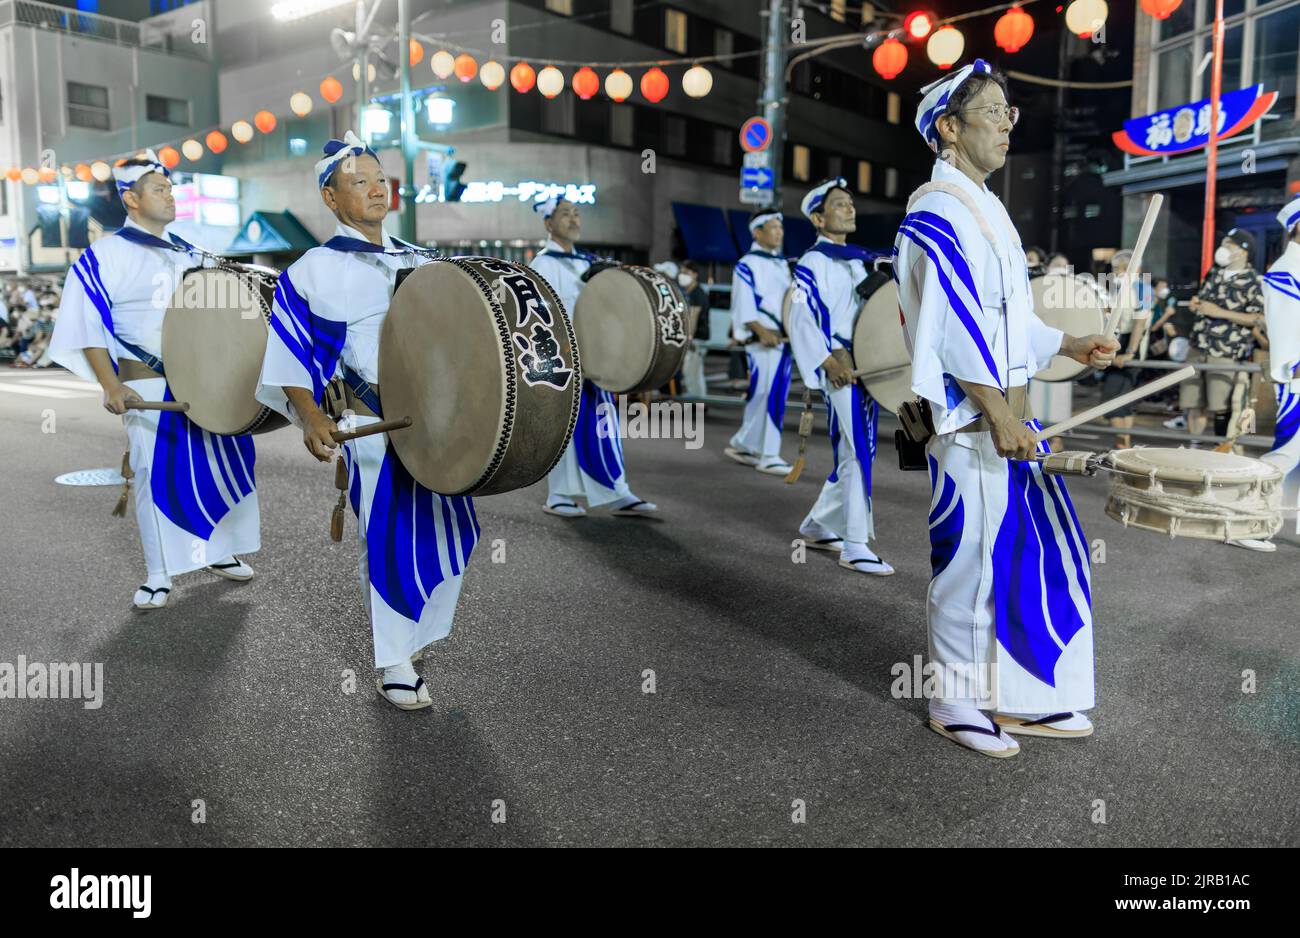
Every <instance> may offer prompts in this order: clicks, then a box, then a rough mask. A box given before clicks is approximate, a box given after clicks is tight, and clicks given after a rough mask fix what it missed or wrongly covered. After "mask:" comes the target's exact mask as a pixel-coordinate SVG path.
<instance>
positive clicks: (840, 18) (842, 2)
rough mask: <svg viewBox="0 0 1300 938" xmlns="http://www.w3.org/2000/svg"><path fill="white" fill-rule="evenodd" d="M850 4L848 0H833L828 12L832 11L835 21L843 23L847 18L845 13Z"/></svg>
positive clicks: (831, 14)
mask: <svg viewBox="0 0 1300 938" xmlns="http://www.w3.org/2000/svg"><path fill="white" fill-rule="evenodd" d="M848 6H849V5H848V3H847V2H846V0H831V5H830V9H829V10H828V11H827V12H829V13H830V17H831V19H833V20H834V21H835V22H837V23H843V22H844V20H845V13H846V12H847V10H848Z"/></svg>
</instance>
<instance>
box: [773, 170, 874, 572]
mask: <svg viewBox="0 0 1300 938" xmlns="http://www.w3.org/2000/svg"><path fill="white" fill-rule="evenodd" d="M801 208H802V210H803V213H804V215H806V216H807V217H808V220H809V221H811V222H812V223H813V227H815V228H816V229H817V240H816V242H815V243H814V244H813V246H812V247H811V248H809V249H808V251H807V253H805V254H804V255H803V256H802V257H801V258H799V263H798V265H797V266H796V267H795V270H794V281H795V285H796V287H797V288H798V289H796V290H795V292H794V295H793V296H792V297H791V303H790V345H791V348H792V349H793V350H794V360H795V361H796V362H797V363H798V365H799V374H800V376H801V377H802V378H803V381H804V384H805V385H806V386H807V387H809V388H810V389H812V390H814V391H821V392H822V396H823V397H824V398H825V399H826V406H827V412H828V414H827V419H828V421H829V431H830V438H831V453H832V457H831V458H832V461H833V463H834V465H833V467H832V469H831V474H830V476H829V477H828V478H827V480H826V483H825V485H823V486H822V490H821V494H820V495H819V496H818V498H817V502H816V503H815V504H814V505H813V507H812V510H811V511H809V512H808V516H807V517H806V518H804V520H803V523H802V524H801V525H800V526H799V533H800V534H801V535H803V538H804V543H805V545H806V546H808V547H810V548H813V549H816V550H831V551H837V552H838V553H839V555H840V557H839V563H840V566H842V567H846V568H847V569H849V570H854V571H856V572H858V573H867V574H873V575H875V576H888V575H889V574H892V573H893V572H894V568H893V567H891V566H890V565H889V564H888V563H886V562H885V561H884V559H882V558H881V557H880V556H879V555H878V554H876V552H875V551H873V550H872V549H871V548H870V547H869V546H868V541H869V540H870V539H871V538H873V537H875V522H874V518H873V512H872V504H871V466H872V463H873V462H874V460H875V458H876V424H877V421H878V419H879V415H880V411H879V408H878V407H877V404H876V402H875V401H874V400H873V399H872V398H871V396H870V395H869V394H867V393H866V391H864V390H863V389H862V385H861V383H860V382H858V381H856V380H854V378H853V372H852V369H850V368H848V367H845V366H844V365H842V364H841V363H840V362H839V361H838V360H837V359H836V358H835V357H834V355H833V354H832V353H833V352H835V351H840V350H845V351H847V352H849V353H852V351H853V321H854V319H855V318H856V315H857V311H858V308H859V307H860V306H861V305H862V299H861V297H859V296H858V293H857V288H858V285H859V284H860V283H862V281H864V280H866V278H867V276H868V275H869V274H870V272H871V271H870V269H869V267H868V265H869V264H870V263H871V262H872V261H873V260H874V259H875V258H876V257H877V256H878V255H875V254H873V253H872V252H870V251H868V250H866V249H865V248H861V247H858V246H857V245H854V244H848V243H846V239H847V237H848V235H849V234H850V233H851V232H853V231H854V230H855V229H856V228H857V209H856V207H855V206H854V204H853V196H852V195H851V194H850V193H849V188H848V183H847V182H846V181H845V180H844V179H843V178H840V177H837V178H835V179H828V180H826V181H825V182H823V183H821V184H820V185H818V186H816V187H815V188H814V189H813V190H812V191H811V192H809V193H808V194H807V195H806V196H805V197H804V200H803V203H802V204H801Z"/></svg>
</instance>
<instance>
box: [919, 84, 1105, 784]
mask: <svg viewBox="0 0 1300 938" xmlns="http://www.w3.org/2000/svg"><path fill="white" fill-rule="evenodd" d="M922 93H923V94H924V98H923V99H922V101H921V105H920V107H919V108H918V109H917V116H916V128H917V130H918V131H919V132H920V134H921V136H922V137H923V138H924V139H925V141H926V143H927V144H929V146H930V148H931V149H932V150H933V151H934V152H935V154H936V155H937V156H938V159H937V160H936V161H935V163H934V169H933V171H932V174H931V177H930V180H931V181H930V182H929V183H927V184H926V185H925V186H924V187H923V191H919V192H918V193H916V194H914V195H913V196H912V198H911V199H909V203H908V214H907V215H906V217H904V219H903V222H902V225H901V226H900V228H899V232H898V236H897V238H896V240H895V242H894V248H895V251H896V252H897V256H896V257H895V260H894V274H895V277H896V278H897V280H898V301H899V307H900V309H901V311H902V314H903V320H904V328H905V329H906V333H907V338H908V345H909V348H910V349H911V353H912V390H913V391H914V392H915V393H916V394H917V395H918V396H920V397H921V398H923V399H924V400H925V402H926V403H927V404H928V405H929V408H930V411H931V415H932V420H933V425H934V432H933V434H932V435H931V436H930V438H929V440H928V441H927V445H926V452H927V456H928V461H929V467H930V480H931V501H930V505H931V509H930V514H929V529H930V545H931V553H930V564H931V570H932V578H931V580H930V587H929V591H928V594H927V602H926V607H927V617H928V620H929V637H930V658H931V665H932V667H933V673H934V675H935V677H936V681H935V685H936V688H935V689H936V693H935V694H934V696H932V697H931V699H930V702H929V711H930V721H929V726H930V728H931V729H933V730H934V731H935V732H937V733H939V734H940V735H941V736H943V737H945V738H946V739H950V740H952V741H953V742H956V743H957V744H959V745H961V746H964V747H966V748H968V749H972V750H975V751H976V752H979V753H980V754H982V755H987V756H993V757H996V758H1006V757H1009V756H1015V755H1017V754H1018V753H1019V752H1020V746H1019V744H1017V742H1016V741H1015V739H1014V738H1013V737H1014V736H1017V735H1024V736H1035V737H1050V738H1077V737H1082V736H1087V735H1089V734H1091V733H1092V731H1093V727H1092V723H1091V722H1090V721H1089V720H1088V718H1087V717H1086V716H1085V715H1084V711H1086V710H1089V709H1091V708H1092V707H1093V706H1094V704H1095V690H1094V686H1093V642H1092V600H1091V573H1090V570H1089V548H1088V543H1089V542H1088V540H1087V538H1086V537H1085V536H1084V533H1083V530H1082V527H1081V526H1080V524H1079V519H1078V516H1077V514H1076V512H1075V510H1074V506H1073V504H1072V503H1071V501H1070V496H1069V493H1068V492H1067V491H1066V488H1065V486H1064V484H1063V483H1062V480H1061V478H1060V477H1057V476H1049V475H1045V474H1044V473H1043V471H1042V468H1041V466H1040V465H1039V463H1038V462H1037V460H1036V458H1035V457H1036V456H1037V455H1039V454H1043V453H1046V452H1047V447H1046V444H1045V443H1040V442H1038V440H1037V431H1038V430H1040V429H1041V425H1040V424H1039V423H1038V421H1037V420H1035V419H1034V418H1033V416H1032V414H1031V413H1029V412H1028V409H1027V398H1028V392H1027V390H1026V385H1027V384H1028V381H1029V379H1030V378H1032V377H1033V375H1034V373H1035V372H1037V371H1039V370H1041V369H1042V368H1044V367H1046V366H1047V365H1048V364H1049V363H1050V362H1051V360H1052V357H1053V356H1055V355H1058V354H1060V355H1066V356H1068V357H1070V358H1073V359H1074V360H1075V361H1078V362H1080V363H1081V364H1085V365H1091V366H1092V367H1094V368H1106V367H1109V366H1110V364H1111V363H1112V362H1113V360H1114V356H1115V354H1116V353H1117V352H1118V351H1119V343H1118V342H1116V341H1115V340H1114V339H1112V338H1109V337H1106V336H1100V335H1089V336H1083V337H1075V336H1070V335H1067V334H1065V333H1063V332H1062V331H1061V330H1059V329H1053V328H1051V327H1050V326H1048V325H1046V324H1045V323H1044V322H1043V321H1042V320H1041V319H1039V318H1038V316H1037V315H1036V314H1035V312H1034V307H1033V296H1032V294H1031V293H1030V289H1029V277H1028V272H1027V265H1026V262H1025V255H1024V251H1023V249H1022V248H1021V245H1020V237H1019V235H1018V234H1017V232H1016V230H1015V226H1014V225H1013V224H1012V222H1011V218H1010V216H1009V215H1008V214H1007V211H1006V209H1005V207H1003V205H1002V202H1001V201H1000V200H999V199H998V198H997V196H996V195H994V194H993V192H992V191H990V189H989V188H988V185H987V183H986V179H987V178H988V176H989V175H990V174H991V173H993V172H995V171H996V170H998V169H1000V168H1002V166H1004V165H1005V163H1006V159H1007V151H1008V149H1009V147H1010V137H1011V130H1012V128H1013V127H1014V126H1015V124H1016V121H1017V120H1018V118H1019V112H1018V110H1017V109H1016V108H1014V107H1011V106H1009V105H1008V103H1007V99H1006V81H1005V79H1004V78H1003V77H1002V76H1000V75H998V74H996V73H994V72H993V70H992V68H991V67H990V66H989V65H988V63H986V62H984V61H983V60H982V59H977V60H976V61H975V62H974V63H973V64H971V65H968V66H966V67H965V68H962V69H960V70H959V71H957V72H956V73H955V74H954V75H952V76H950V77H948V78H944V79H942V80H940V81H937V82H935V83H933V84H931V85H928V86H927V87H925V88H923V89H922ZM987 711H994V712H993V713H992V714H989V713H987Z"/></svg>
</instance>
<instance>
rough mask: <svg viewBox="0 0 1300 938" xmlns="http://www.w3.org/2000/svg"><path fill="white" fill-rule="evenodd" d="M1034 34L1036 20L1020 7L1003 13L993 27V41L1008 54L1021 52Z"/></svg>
mask: <svg viewBox="0 0 1300 938" xmlns="http://www.w3.org/2000/svg"><path fill="white" fill-rule="evenodd" d="M1033 34H1034V18H1033V17H1032V16H1030V15H1029V14H1028V13H1026V12H1025V11H1024V10H1022V9H1020V7H1012V8H1011V9H1009V10H1007V12H1005V13H1003V14H1002V16H1001V17H999V19H998V21H997V25H995V26H994V27H993V40H994V41H995V42H996V43H997V44H998V45H999V46H1000V47H1001V48H1002V49H1004V50H1006V51H1007V52H1019V51H1020V50H1021V49H1023V48H1024V47H1025V43H1027V42H1028V41H1029V37H1030V36H1032V35H1033Z"/></svg>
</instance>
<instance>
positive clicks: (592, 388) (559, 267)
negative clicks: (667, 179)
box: [529, 197, 659, 518]
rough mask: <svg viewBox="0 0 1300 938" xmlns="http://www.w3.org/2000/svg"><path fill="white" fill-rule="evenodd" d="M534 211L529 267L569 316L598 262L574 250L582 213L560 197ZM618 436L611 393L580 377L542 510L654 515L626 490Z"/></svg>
mask: <svg viewBox="0 0 1300 938" xmlns="http://www.w3.org/2000/svg"><path fill="white" fill-rule="evenodd" d="M533 210H534V211H535V212H537V214H538V215H539V216H540V217H541V219H542V225H543V227H544V228H545V229H546V234H547V239H546V245H545V246H544V247H543V248H542V250H541V251H540V252H539V253H538V254H537V256H536V257H534V258H533V260H532V263H531V264H530V265H529V266H530V267H532V268H533V270H535V271H537V272H538V273H539V274H541V275H542V276H543V277H544V278H545V279H546V282H547V283H549V284H550V285H551V288H552V289H553V290H555V292H556V295H558V296H559V298H560V302H562V303H563V304H564V308H565V309H567V310H569V311H570V313H572V312H573V310H574V308H575V307H576V306H577V303H578V295H579V294H580V293H581V292H582V288H583V287H584V286H585V285H586V284H585V283H584V282H583V279H582V275H583V274H585V273H586V272H587V269H588V268H589V267H591V265H592V262H593V261H595V260H597V259H598V258H597V257H596V255H594V254H591V253H589V252H587V251H584V250H582V249H581V248H579V247H578V239H579V238H580V237H581V236H582V212H581V211H580V210H579V208H578V206H576V205H574V204H573V203H572V202H570V201H568V200H567V199H563V198H559V197H553V198H550V199H548V200H546V201H545V202H538V203H537V204H536V205H534V206H533ZM601 404H605V405H606V407H605V408H604V420H603V421H602V417H601V413H600V412H599V410H598V408H600V405H601ZM621 433H622V431H621V429H620V428H619V423H618V407H617V405H616V404H615V402H614V395H612V394H610V392H608V391H606V390H604V389H602V388H600V387H598V386H597V385H595V384H593V383H592V382H590V381H587V380H586V379H584V380H583V382H582V404H581V406H580V408H579V410H578V423H577V426H576V427H574V430H573V440H572V441H571V442H570V443H569V446H568V449H566V450H565V451H564V455H563V456H561V457H560V461H559V462H558V463H556V465H555V468H554V469H552V470H551V471H550V473H549V474H548V475H547V477H546V488H547V496H546V504H545V505H543V506H542V510H543V511H545V512H546V513H547V514H549V515H555V516H556V517H559V518H580V517H582V516H583V515H585V514H586V513H587V510H586V509H585V508H583V507H582V506H581V505H580V504H578V501H577V500H578V499H579V498H585V499H586V500H587V504H588V505H590V506H591V507H593V508H595V507H596V506H598V505H609V506H610V509H611V514H614V515H618V516H620V517H625V518H626V517H643V516H645V515H648V514H651V513H653V512H655V511H658V510H659V506H658V505H656V504H654V503H653V502H647V501H645V500H644V499H640V498H637V497H636V496H635V495H633V494H632V490H631V489H630V488H629V487H628V483H627V470H626V468H625V467H624V465H623V443H622V439H621Z"/></svg>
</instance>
